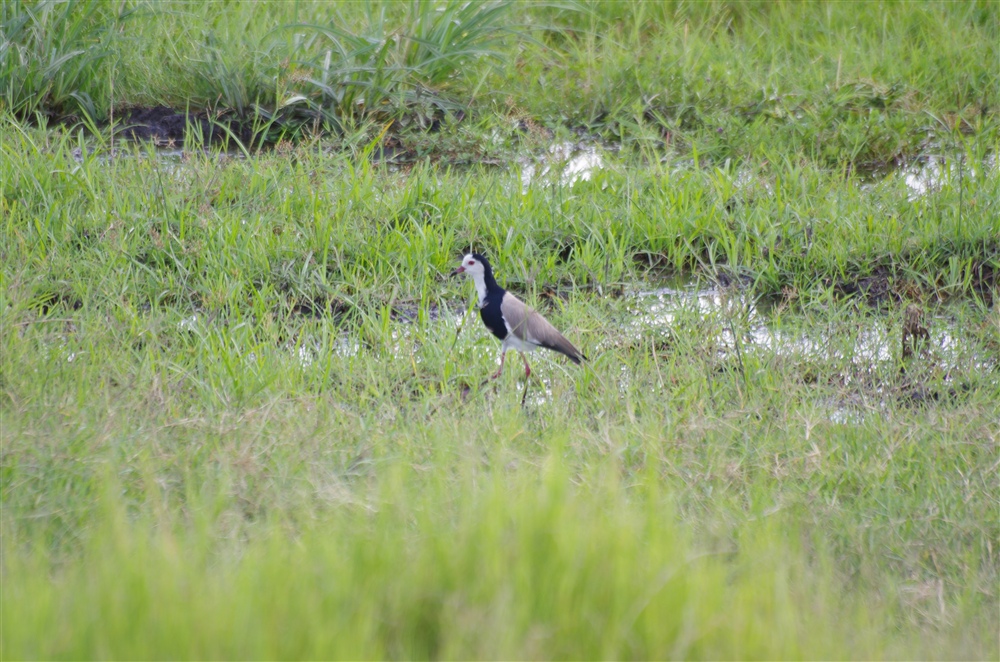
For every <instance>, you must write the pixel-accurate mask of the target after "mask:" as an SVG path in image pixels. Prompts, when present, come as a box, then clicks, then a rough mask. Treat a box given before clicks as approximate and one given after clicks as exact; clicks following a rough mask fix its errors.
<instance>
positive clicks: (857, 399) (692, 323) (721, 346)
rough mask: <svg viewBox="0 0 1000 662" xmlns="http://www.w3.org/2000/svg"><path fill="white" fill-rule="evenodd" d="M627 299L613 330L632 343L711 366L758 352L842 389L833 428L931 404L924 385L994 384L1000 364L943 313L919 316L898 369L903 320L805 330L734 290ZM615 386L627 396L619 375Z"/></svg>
mask: <svg viewBox="0 0 1000 662" xmlns="http://www.w3.org/2000/svg"><path fill="white" fill-rule="evenodd" d="M627 296H628V299H629V300H630V301H629V305H628V307H627V317H625V318H624V319H620V320H618V321H619V323H620V325H621V328H622V329H623V330H624V332H625V335H626V336H627V337H628V338H629V339H630V340H631V341H632V342H633V343H635V342H638V343H646V342H650V341H652V342H654V343H656V342H657V341H660V342H662V343H664V345H665V346H667V347H670V346H671V345H673V344H675V343H676V344H680V343H682V342H683V343H686V344H685V345H683V346H685V347H688V348H689V349H692V350H699V349H705V350H708V351H709V352H711V353H712V354H713V355H714V356H715V359H716V360H717V361H719V362H726V361H728V362H730V363H731V362H732V361H739V362H740V363H742V357H746V356H750V355H753V354H755V353H759V354H763V355H766V356H775V357H785V358H791V359H793V360H794V364H798V365H801V366H803V367H805V366H812V367H809V368H808V370H809V371H811V372H815V373H817V374H816V377H815V378H817V379H819V380H820V381H826V382H829V383H830V384H836V385H837V386H839V387H842V388H843V389H844V397H845V399H844V400H843V401H840V402H838V403H835V404H833V405H831V412H832V413H831V420H833V421H834V422H861V421H863V420H864V416H865V414H866V413H867V412H869V411H878V410H879V408H880V407H882V408H884V407H885V406H887V404H888V402H890V401H893V400H896V401H900V402H912V403H918V402H922V401H926V400H937V399H938V398H939V397H941V396H942V394H941V393H938V392H935V391H934V390H933V384H937V385H938V386H942V385H943V389H944V390H946V391H949V392H951V394H954V391H956V390H961V388H964V387H962V386H961V384H959V383H958V378H957V377H956V375H962V374H968V373H973V372H975V373H979V374H991V373H992V374H993V377H992V383H994V384H996V383H998V382H1000V375H997V373H998V371H1000V361H998V359H997V357H993V356H989V355H986V354H984V353H983V352H979V351H976V350H974V349H970V347H969V341H968V340H967V339H965V338H963V334H962V332H961V328H960V327H959V322H958V321H956V319H955V318H954V317H953V316H950V315H948V314H947V309H944V310H943V311H939V312H938V314H935V315H932V316H931V315H928V316H927V317H926V320H924V321H925V323H926V327H927V331H928V337H927V339H926V341H923V342H922V343H921V344H920V345H919V348H918V351H916V352H915V355H914V357H913V358H912V359H911V360H910V361H908V362H904V361H903V359H902V358H901V352H902V345H901V334H902V321H901V320H900V319H898V318H897V317H895V316H893V317H886V316H880V315H862V316H858V317H857V318H849V319H844V320H842V321H840V322H838V323H836V324H834V325H832V326H829V327H827V328H821V329H815V330H812V329H809V330H804V329H801V328H795V326H794V325H789V324H778V323H776V322H775V321H774V320H773V319H772V316H771V314H770V313H771V310H770V306H768V305H766V304H763V303H761V302H758V301H755V300H753V299H752V298H750V297H748V296H747V295H746V294H745V293H744V292H741V291H738V290H736V289H735V288H729V289H719V288H698V287H697V286H695V285H691V284H689V285H687V286H679V287H678V286H674V287H665V288H658V289H653V290H638V291H635V292H632V293H630V294H629V295H627ZM901 368H903V370H901ZM907 370H908V371H909V372H906V371H907ZM824 371H825V373H824ZM924 382H927V383H926V384H925V383H924ZM620 383H621V385H622V388H627V387H628V383H629V380H628V378H627V376H626V375H623V376H622V379H621V381H620ZM928 384H930V385H928ZM943 395H948V393H944V394H943Z"/></svg>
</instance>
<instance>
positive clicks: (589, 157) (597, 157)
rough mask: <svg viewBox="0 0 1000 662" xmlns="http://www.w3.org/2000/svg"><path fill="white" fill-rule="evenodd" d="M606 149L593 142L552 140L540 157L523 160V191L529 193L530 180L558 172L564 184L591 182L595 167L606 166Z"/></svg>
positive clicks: (560, 180) (598, 168) (521, 162)
mask: <svg viewBox="0 0 1000 662" xmlns="http://www.w3.org/2000/svg"><path fill="white" fill-rule="evenodd" d="M602 152H603V150H599V148H598V146H597V145H595V144H593V143H574V142H561V143H553V144H552V145H550V146H549V148H548V150H547V151H546V153H545V154H544V155H543V156H542V157H541V158H535V159H531V158H528V159H521V160H520V161H519V163H520V165H521V192H522V193H526V192H527V191H528V187H529V186H531V183H532V182H534V181H537V180H540V179H543V178H545V177H550V176H554V175H556V174H558V180H559V182H560V183H561V184H563V185H565V186H572V185H573V184H575V183H577V182H579V181H589V180H590V178H591V175H592V174H593V173H594V171H595V170H600V169H602V168H604V167H605V161H604V157H603V156H602Z"/></svg>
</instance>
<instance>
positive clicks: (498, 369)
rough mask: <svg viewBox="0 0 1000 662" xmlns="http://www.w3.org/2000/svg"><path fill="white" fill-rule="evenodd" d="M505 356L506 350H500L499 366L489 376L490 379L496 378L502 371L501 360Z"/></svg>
mask: <svg viewBox="0 0 1000 662" xmlns="http://www.w3.org/2000/svg"><path fill="white" fill-rule="evenodd" d="M505 358H507V352H506V350H504V351H501V352H500V367H499V368H497V371H496V372H494V373H493V376H492V377H490V379H496V378H497V377H499V376H500V374H501V373H502V372H503V361H504V359H505Z"/></svg>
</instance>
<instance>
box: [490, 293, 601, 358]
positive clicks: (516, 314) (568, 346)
mask: <svg viewBox="0 0 1000 662" xmlns="http://www.w3.org/2000/svg"><path fill="white" fill-rule="evenodd" d="M500 312H501V314H502V315H503V319H504V322H506V323H507V326H508V327H509V328H510V332H511V333H513V334H514V335H515V336H517V337H518V338H520V339H521V340H523V341H525V342H529V343H531V344H533V345H538V346H539V347H544V348H546V349H551V350H553V351H556V352H559V353H560V354H565V355H566V356H568V357H569V358H570V360H571V361H573V362H574V363H580V361H581V360H583V359H586V358H587V357H586V356H584V355H583V354H582V353H581V352H580V350H578V349H577V348H576V347H574V346H573V343H571V342H570V341H568V340H566V337H565V336H563V334H561V333H559V331H557V330H556V327H554V326H552V325H551V324H549V321H548V320H547V319H545V318H544V317H542V316H541V314H539V313H538V312H537V311H535V310H532V309H531V308H530V307H528V306H527V305H525V303H524V302H523V301H521V300H520V299H518V298H517V297H516V296H514V295H513V294H511V293H510V292H506V293H505V294H504V298H503V301H501V302H500Z"/></svg>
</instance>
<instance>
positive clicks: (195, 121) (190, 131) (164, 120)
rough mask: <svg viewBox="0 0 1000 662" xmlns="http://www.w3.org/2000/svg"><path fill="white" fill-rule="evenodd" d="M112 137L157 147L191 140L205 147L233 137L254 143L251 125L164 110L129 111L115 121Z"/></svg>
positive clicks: (241, 121) (238, 120)
mask: <svg viewBox="0 0 1000 662" xmlns="http://www.w3.org/2000/svg"><path fill="white" fill-rule="evenodd" d="M113 135H114V136H115V137H116V138H123V139H126V140H133V141H136V142H152V143H153V144H154V145H156V146H157V147H182V146H184V145H185V140H187V139H189V138H194V139H196V140H197V141H199V142H200V143H202V144H205V145H215V144H219V143H222V142H225V141H226V140H228V139H229V138H230V137H232V136H235V137H236V138H237V139H239V140H240V142H242V143H244V144H246V145H249V144H251V143H253V142H254V131H253V124H252V122H250V121H247V120H240V119H238V118H235V117H232V116H225V115H222V116H217V117H214V118H213V117H209V115H208V113H205V112H196V113H188V112H178V111H176V110H174V109H172V108H169V107H167V106H156V107H153V108H130V109H128V110H126V111H125V112H124V115H123V117H122V118H121V119H119V120H116V122H115V126H114V130H113Z"/></svg>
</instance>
